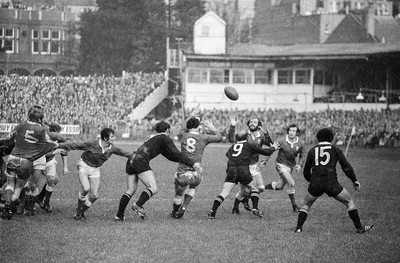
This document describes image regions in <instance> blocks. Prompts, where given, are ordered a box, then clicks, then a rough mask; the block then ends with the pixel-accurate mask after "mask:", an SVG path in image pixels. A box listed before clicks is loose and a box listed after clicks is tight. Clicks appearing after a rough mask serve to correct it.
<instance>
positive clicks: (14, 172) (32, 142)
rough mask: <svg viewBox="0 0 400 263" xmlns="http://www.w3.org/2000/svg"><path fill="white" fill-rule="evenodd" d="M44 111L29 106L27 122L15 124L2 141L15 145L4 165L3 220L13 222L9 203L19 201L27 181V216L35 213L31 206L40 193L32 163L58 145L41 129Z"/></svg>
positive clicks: (40, 108)
mask: <svg viewBox="0 0 400 263" xmlns="http://www.w3.org/2000/svg"><path fill="white" fill-rule="evenodd" d="M43 117H44V114H43V108H42V107H40V106H37V105H35V106H32V107H31V108H30V109H29V110H28V121H24V122H21V123H20V124H18V125H17V126H16V127H15V128H14V129H13V130H12V131H11V132H10V133H9V134H8V135H7V137H6V138H4V139H5V140H7V139H10V138H13V139H14V140H15V146H14V148H13V150H12V152H11V154H10V156H9V157H8V160H7V165H6V172H5V173H6V177H7V182H6V184H7V185H6V188H5V200H6V203H5V207H4V209H3V211H2V218H4V219H8V220H10V219H12V212H11V209H10V205H11V202H15V201H17V200H18V198H19V196H20V193H21V190H22V188H23V187H24V186H25V184H26V183H27V181H28V179H30V180H29V190H30V191H31V193H30V198H29V199H28V200H27V208H28V215H33V214H34V206H35V203H36V200H37V196H38V194H39V190H38V186H37V183H38V179H39V177H38V176H37V174H36V175H35V174H33V169H34V168H33V167H34V162H35V161H37V160H38V159H40V158H42V157H44V155H45V154H46V153H48V152H50V151H53V150H54V147H55V146H57V145H58V144H57V142H52V141H51V140H50V137H49V135H48V134H47V133H46V129H45V128H44V127H43V126H42V120H43Z"/></svg>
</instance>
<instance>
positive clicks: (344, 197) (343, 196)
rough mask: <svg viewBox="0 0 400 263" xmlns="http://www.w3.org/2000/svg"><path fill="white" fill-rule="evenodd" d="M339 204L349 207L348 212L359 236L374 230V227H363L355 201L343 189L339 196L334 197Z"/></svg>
mask: <svg viewBox="0 0 400 263" xmlns="http://www.w3.org/2000/svg"><path fill="white" fill-rule="evenodd" d="M334 198H335V199H336V200H338V201H339V202H341V203H343V204H344V205H346V207H347V212H348V213H349V217H350V219H351V220H352V221H353V223H354V226H355V228H356V232H357V233H358V234H362V233H365V232H367V231H369V230H371V229H372V228H373V225H362V224H361V220H360V216H359V214H358V210H357V208H356V206H355V204H354V201H353V199H352V198H351V196H350V194H349V192H348V191H347V190H346V189H345V188H343V190H342V192H340V193H339V194H338V195H337V196H335V197H334Z"/></svg>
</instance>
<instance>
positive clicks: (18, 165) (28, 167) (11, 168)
mask: <svg viewBox="0 0 400 263" xmlns="http://www.w3.org/2000/svg"><path fill="white" fill-rule="evenodd" d="M6 172H7V176H10V177H14V178H19V179H22V180H27V179H28V178H29V177H30V176H31V174H32V173H33V163H32V162H31V161H29V160H28V159H25V158H21V157H16V156H13V155H10V156H8V160H7V164H6Z"/></svg>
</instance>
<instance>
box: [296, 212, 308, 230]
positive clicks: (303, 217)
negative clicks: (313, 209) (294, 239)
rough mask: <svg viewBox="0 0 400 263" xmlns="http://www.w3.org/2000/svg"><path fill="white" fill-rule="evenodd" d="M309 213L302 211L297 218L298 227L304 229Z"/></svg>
mask: <svg viewBox="0 0 400 263" xmlns="http://www.w3.org/2000/svg"><path fill="white" fill-rule="evenodd" d="M307 216H308V214H307V213H306V212H303V211H300V212H299V216H298V218H297V226H296V229H302V228H303V225H304V222H306V219H307Z"/></svg>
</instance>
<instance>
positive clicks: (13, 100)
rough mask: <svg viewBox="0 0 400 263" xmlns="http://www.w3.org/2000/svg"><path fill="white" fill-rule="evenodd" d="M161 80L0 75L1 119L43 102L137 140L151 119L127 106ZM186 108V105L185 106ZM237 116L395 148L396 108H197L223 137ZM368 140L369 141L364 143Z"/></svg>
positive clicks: (48, 108) (61, 117) (399, 121)
mask: <svg viewBox="0 0 400 263" xmlns="http://www.w3.org/2000/svg"><path fill="white" fill-rule="evenodd" d="M164 81H165V79H164V76H163V74H161V73H153V74H148V73H142V72H138V73H125V72H124V74H123V76H122V77H104V76H88V77H72V76H71V77H44V76H41V77H39V76H0V87H1V90H0V101H1V104H0V123H17V122H20V121H21V120H23V118H24V117H25V116H26V110H27V109H28V108H29V107H30V106H31V105H32V104H38V105H43V106H44V108H45V116H46V118H47V119H48V120H49V121H53V122H57V123H59V124H77V125H80V126H81V131H82V132H81V134H82V135H83V136H85V137H92V136H93V135H95V134H97V133H98V131H99V130H100V129H101V128H102V127H112V128H114V129H115V130H116V131H118V133H119V134H122V133H129V134H130V136H129V137H130V138H133V139H135V138H136V139H138V140H142V139H144V138H146V137H147V136H148V134H149V132H151V130H152V129H153V126H154V123H155V122H156V120H155V119H152V118H150V119H143V120H137V121H133V122H132V120H130V119H129V118H128V116H129V114H130V113H131V112H132V110H133V109H134V108H135V107H136V106H137V105H138V104H139V103H140V102H141V101H143V100H144V99H145V98H146V96H147V95H149V94H150V93H151V92H152V91H153V90H154V89H155V88H156V87H158V86H159V85H161V83H163V82H164ZM187 111H190V109H187ZM233 112H234V113H235V114H237V115H238V117H239V119H240V120H241V122H240V123H241V124H240V125H242V127H239V128H245V125H246V121H247V120H248V119H249V118H250V117H251V116H258V117H259V118H260V120H261V121H262V123H263V127H264V129H266V130H268V131H269V132H270V134H271V136H272V137H273V138H278V137H280V136H283V135H284V134H285V133H286V127H287V126H288V125H290V124H291V123H296V124H297V125H298V126H299V127H300V130H301V134H300V136H301V138H302V139H303V140H304V142H305V143H313V142H314V137H315V136H314V135H315V134H316V132H317V131H318V130H319V129H320V128H322V127H332V128H333V129H334V130H335V131H336V134H337V137H336V143H337V144H344V143H346V142H347V141H348V138H349V137H350V135H351V132H352V129H353V127H355V134H354V135H353V136H352V139H353V143H355V144H359V145H371V146H375V145H393V144H396V146H398V145H399V144H400V143H399V140H400V135H399V128H400V127H399V125H400V110H399V109H392V110H390V109H386V110H363V109H361V110H354V111H344V110H334V109H328V110H325V111H319V112H313V111H309V112H295V111H293V110H290V109H275V110H273V109H269V110H258V111H251V110H235V111H229V110H216V109H215V110H201V111H200V113H199V114H200V117H201V118H202V119H204V118H207V119H210V120H212V121H213V123H214V124H215V126H216V127H219V129H220V131H221V133H222V134H223V135H225V136H226V135H227V132H228V128H229V124H230V120H229V116H230V115H231V114H232V113H233ZM167 121H168V122H170V123H171V127H172V128H171V130H172V134H173V136H175V137H176V135H177V134H178V131H179V129H180V128H181V127H182V111H181V109H179V108H176V109H175V110H173V111H172V115H171V116H170V117H169V118H168V119H167ZM369 142H371V143H370V144H369Z"/></svg>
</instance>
